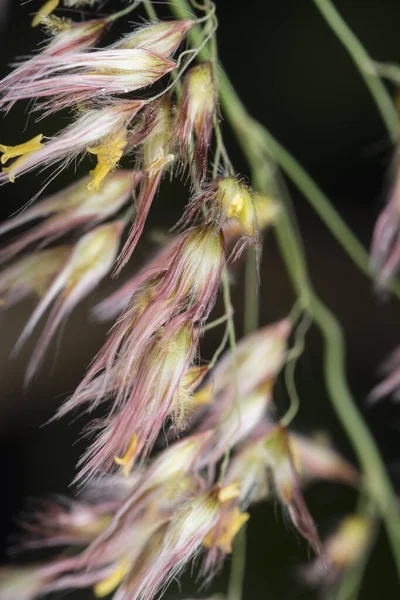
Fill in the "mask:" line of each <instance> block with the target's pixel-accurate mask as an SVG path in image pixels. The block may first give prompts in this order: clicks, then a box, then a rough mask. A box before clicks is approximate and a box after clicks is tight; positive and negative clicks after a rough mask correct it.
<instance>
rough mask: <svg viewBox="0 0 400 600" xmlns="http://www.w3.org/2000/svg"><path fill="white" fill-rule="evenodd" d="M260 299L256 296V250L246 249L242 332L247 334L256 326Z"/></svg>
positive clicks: (254, 329)
mask: <svg viewBox="0 0 400 600" xmlns="http://www.w3.org/2000/svg"><path fill="white" fill-rule="evenodd" d="M259 312H260V301H259V296H258V273H257V251H256V250H255V248H252V247H250V248H249V249H248V250H247V255H246V264H245V272H244V311H243V333H244V335H248V334H249V333H252V332H253V331H256V329H257V328H258V322H259Z"/></svg>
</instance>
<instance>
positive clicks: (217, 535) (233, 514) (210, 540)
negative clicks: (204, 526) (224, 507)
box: [203, 506, 250, 554]
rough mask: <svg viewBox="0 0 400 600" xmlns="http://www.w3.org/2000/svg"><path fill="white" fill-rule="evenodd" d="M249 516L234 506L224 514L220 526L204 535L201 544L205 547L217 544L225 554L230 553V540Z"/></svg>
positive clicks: (231, 540)
mask: <svg viewBox="0 0 400 600" xmlns="http://www.w3.org/2000/svg"><path fill="white" fill-rule="evenodd" d="M249 518H250V515H249V513H242V512H240V510H239V508H238V507H237V506H235V508H234V509H233V510H231V511H229V512H228V513H227V514H226V516H225V517H223V522H222V526H218V527H216V528H214V529H212V530H211V531H210V532H209V533H208V534H207V535H206V537H205V538H204V540H203V546H204V547H205V548H211V547H212V546H218V548H221V550H222V551H223V552H225V553H226V554H229V553H231V552H232V542H233V540H234V539H235V537H236V534H237V533H238V532H239V531H240V529H241V528H242V527H243V525H244V524H245V523H246V522H247V521H248V520H249Z"/></svg>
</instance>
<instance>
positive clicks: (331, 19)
mask: <svg viewBox="0 0 400 600" xmlns="http://www.w3.org/2000/svg"><path fill="white" fill-rule="evenodd" d="M313 2H314V4H315V5H316V6H317V8H318V10H319V11H320V12H321V14H322V16H323V17H324V19H325V20H326V22H327V23H328V25H329V27H330V28H331V29H332V30H333V31H334V32H335V34H336V35H337V37H338V38H339V40H340V41H341V42H342V44H343V46H344V47H345V48H346V50H347V51H348V53H349V54H350V56H351V58H352V59H353V62H354V64H355V65H356V67H357V68H358V70H359V72H360V75H361V77H362V78H363V79H364V81H365V84H366V86H367V87H368V89H369V91H370V92H371V96H372V97H373V99H374V101H375V103H376V106H377V107H378V110H379V112H380V115H381V117H382V121H383V122H384V123H385V126H386V129H387V130H388V133H389V135H390V137H391V139H392V141H393V143H397V142H398V140H399V133H400V123H399V119H398V116H397V111H396V108H395V106H394V104H393V102H392V99H391V97H390V95H389V93H388V91H387V89H386V87H385V86H384V84H383V83H382V81H381V80H380V78H379V77H377V76H376V74H375V72H374V66H373V61H372V59H371V58H370V56H369V55H368V53H367V52H366V51H365V49H364V47H363V45H362V44H361V42H360V41H359V40H358V38H357V37H356V36H355V35H354V33H353V32H352V31H351V29H350V28H349V27H348V25H347V24H346V22H345V21H344V20H343V18H342V17H341V15H340V14H339V12H338V11H337V10H336V8H335V7H334V5H333V4H332V2H331V1H330V0H313Z"/></svg>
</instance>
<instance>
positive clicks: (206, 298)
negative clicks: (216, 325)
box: [66, 227, 225, 410]
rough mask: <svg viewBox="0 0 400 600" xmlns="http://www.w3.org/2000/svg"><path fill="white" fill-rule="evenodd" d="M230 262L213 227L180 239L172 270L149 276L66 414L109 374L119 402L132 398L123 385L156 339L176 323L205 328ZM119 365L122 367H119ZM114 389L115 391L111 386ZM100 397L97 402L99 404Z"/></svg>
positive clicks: (170, 264)
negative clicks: (156, 336) (165, 327)
mask: <svg viewBox="0 0 400 600" xmlns="http://www.w3.org/2000/svg"><path fill="white" fill-rule="evenodd" d="M224 264H225V252H224V247H223V241H222V239H221V236H220V234H219V233H218V231H215V230H214V229H212V228H210V227H209V228H207V229H203V228H194V229H191V230H189V231H188V232H186V233H184V234H182V235H181V236H179V238H178V239H177V240H176V242H175V243H174V244H173V247H172V248H171V254H170V260H169V268H168V270H167V271H165V269H162V271H161V273H160V274H159V276H155V274H154V273H153V272H150V273H149V277H148V279H147V281H145V282H144V283H143V285H142V286H141V288H140V289H139V290H138V291H137V293H135V294H134V295H133V297H132V298H131V300H130V303H129V306H128V307H127V308H126V310H125V311H124V313H123V314H122V315H121V317H120V318H119V320H118V321H117V323H116V324H115V326H114V328H113V329H112V331H111V334H110V335H109V338H108V340H107V341H106V343H105V344H104V346H103V348H102V349H101V350H100V352H99V354H98V356H97V357H96V359H95V360H94V362H93V364H92V366H91V367H90V369H89V370H88V373H87V374H86V376H85V378H84V379H83V381H82V383H81V384H80V385H79V386H78V388H77V390H76V392H75V394H74V395H73V396H72V398H71V399H70V401H69V402H68V403H67V405H66V407H67V410H69V409H73V408H74V407H75V406H79V404H80V403H81V402H80V397H81V394H82V393H83V394H84V395H86V390H87V386H88V385H90V384H91V382H92V380H93V379H95V377H97V376H99V375H100V374H101V373H103V372H105V379H104V385H105V387H108V386H107V383H106V382H107V380H109V378H110V376H111V377H116V379H115V387H116V389H117V390H118V394H117V398H116V400H117V403H116V405H117V406H118V405H120V403H121V401H122V402H123V401H124V400H126V398H127V397H128V396H129V394H130V392H131V388H130V387H129V386H126V387H124V386H123V385H122V386H121V382H125V381H129V380H130V379H131V378H132V376H133V375H132V373H133V372H134V368H135V365H139V364H140V361H141V360H142V359H143V357H144V356H145V354H146V351H147V348H148V347H149V344H150V343H151V340H152V338H153V336H154V335H156V334H157V332H158V331H159V330H160V328H161V327H163V326H165V325H166V324H167V323H169V322H170V321H171V320H172V319H174V318H175V321H174V322H175V323H176V324H179V319H180V320H181V324H183V323H185V322H189V321H192V322H194V323H197V322H198V324H199V325H201V323H202V322H204V321H205V320H206V319H207V317H208V315H209V313H210V311H211V309H212V307H213V305H214V302H215V298H216V294H217V291H218V288H219V284H220V279H221V271H222V268H223V266H224ZM118 365H119V366H118ZM111 387H114V385H112V386H111ZM100 399H101V395H100V396H99V398H98V399H97V401H99V400H100Z"/></svg>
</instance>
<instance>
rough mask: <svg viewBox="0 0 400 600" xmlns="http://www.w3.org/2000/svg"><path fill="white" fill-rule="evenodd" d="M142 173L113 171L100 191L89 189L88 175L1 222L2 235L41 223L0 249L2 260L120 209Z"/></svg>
mask: <svg viewBox="0 0 400 600" xmlns="http://www.w3.org/2000/svg"><path fill="white" fill-rule="evenodd" d="M138 179H139V175H138V174H137V173H135V172H131V171H127V170H124V171H116V172H114V173H110V174H109V175H108V176H107V177H106V179H105V180H104V183H103V186H102V187H101V189H100V190H99V191H95V190H88V185H89V184H90V181H91V177H90V176H86V177H83V178H82V179H80V180H79V181H78V182H76V183H73V184H72V185H70V186H69V187H67V188H66V189H64V190H62V191H61V192H58V193H56V194H53V195H52V196H50V197H49V198H45V199H44V200H42V201H40V202H36V203H35V204H34V205H33V206H32V207H30V208H27V209H25V210H24V211H23V212H21V213H20V214H19V215H17V216H16V217H13V218H11V219H8V221H6V222H5V223H4V224H3V225H2V226H0V235H1V234H4V233H5V232H7V231H12V230H14V229H17V228H19V227H21V226H22V225H26V224H27V223H29V222H31V221H36V220H37V219H43V218H44V219H45V220H44V221H43V222H42V223H40V224H39V225H36V226H35V227H34V228H33V229H31V230H29V231H28V232H27V233H26V234H23V235H21V236H19V237H18V238H17V240H15V241H14V242H11V243H10V244H7V245H6V246H5V247H4V248H1V249H0V263H1V262H3V261H5V260H9V259H10V258H12V257H13V256H15V255H16V254H17V253H19V252H21V251H22V250H24V249H25V248H26V247H28V246H29V245H31V244H33V243H40V246H41V247H43V246H45V245H47V244H49V243H51V242H53V241H54V240H55V239H57V238H58V237H60V236H62V235H64V234H66V233H68V232H69V231H70V230H71V229H74V228H77V227H93V226H95V225H97V224H98V223H99V222H101V221H105V220H106V219H108V218H109V217H111V216H112V215H114V214H115V213H117V212H118V211H119V210H120V209H121V208H122V206H123V205H124V204H126V203H127V202H128V200H129V199H130V197H131V194H132V188H133V187H134V185H135V183H136V181H137V180H138Z"/></svg>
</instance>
